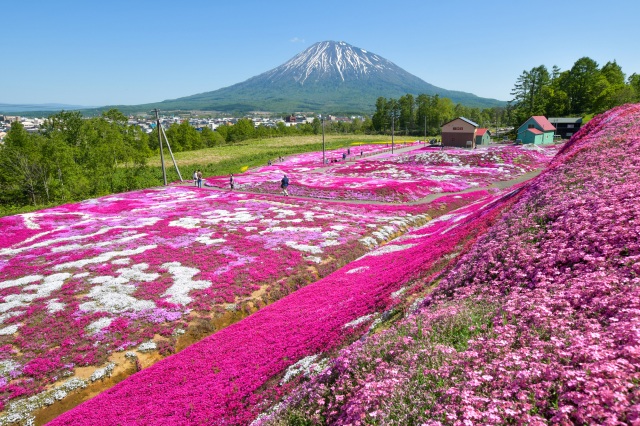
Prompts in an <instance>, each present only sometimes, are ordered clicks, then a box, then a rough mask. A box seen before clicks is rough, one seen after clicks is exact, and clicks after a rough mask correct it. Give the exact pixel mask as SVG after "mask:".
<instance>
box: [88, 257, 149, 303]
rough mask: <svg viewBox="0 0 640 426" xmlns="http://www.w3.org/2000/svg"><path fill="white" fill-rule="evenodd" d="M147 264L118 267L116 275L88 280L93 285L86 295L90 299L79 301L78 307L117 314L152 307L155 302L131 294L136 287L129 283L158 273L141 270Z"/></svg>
mask: <svg viewBox="0 0 640 426" xmlns="http://www.w3.org/2000/svg"><path fill="white" fill-rule="evenodd" d="M148 267H149V265H147V264H146V263H141V264H139V265H133V266H132V267H130V268H122V269H118V270H117V271H116V272H118V273H119V275H118V276H117V277H112V276H110V275H103V276H99V277H95V278H92V279H90V280H89V282H91V283H92V284H99V285H96V286H93V287H92V288H91V290H90V291H89V294H88V295H87V297H88V298H90V299H92V301H89V302H85V303H81V304H80V306H79V308H80V309H81V310H83V311H87V312H109V313H112V314H119V313H122V312H125V311H142V310H146V309H153V308H155V307H156V304H155V303H154V302H153V301H151V300H139V299H136V298H135V297H133V296H131V294H132V293H133V292H134V291H135V290H136V287H135V286H134V285H132V284H129V282H130V281H131V280H135V281H145V282H149V281H153V280H155V279H157V278H158V277H159V276H160V274H157V273H146V272H143V271H144V270H145V269H147V268H148Z"/></svg>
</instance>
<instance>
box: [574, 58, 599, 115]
mask: <svg viewBox="0 0 640 426" xmlns="http://www.w3.org/2000/svg"><path fill="white" fill-rule="evenodd" d="M567 77H568V78H567V95H568V96H569V102H570V105H571V110H570V111H569V113H570V114H583V113H587V112H591V111H593V106H594V103H595V100H596V97H597V96H598V95H599V93H600V91H599V90H598V89H599V88H601V86H600V84H599V80H600V77H601V74H600V70H599V68H598V63H597V62H596V61H594V60H593V59H591V58H588V57H586V56H585V57H582V58H580V59H578V60H577V61H576V62H575V63H574V64H573V67H571V70H569V74H568V76H567Z"/></svg>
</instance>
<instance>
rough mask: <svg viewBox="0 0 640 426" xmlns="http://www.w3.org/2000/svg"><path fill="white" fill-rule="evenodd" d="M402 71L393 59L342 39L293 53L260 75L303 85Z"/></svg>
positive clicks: (271, 79) (275, 80) (324, 42)
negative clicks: (284, 60) (288, 58)
mask: <svg viewBox="0 0 640 426" xmlns="http://www.w3.org/2000/svg"><path fill="white" fill-rule="evenodd" d="M403 72H405V71H404V70H403V69H401V68H400V67H398V66H397V65H395V64H394V63H393V62H390V61H388V60H386V59H385V58H383V57H381V56H378V55H376V54H375V53H369V52H367V51H366V50H364V49H360V48H358V47H354V46H351V45H350V44H347V43H345V42H342V41H341V42H339V43H335V42H332V41H323V42H321V43H316V44H314V45H313V46H311V47H310V48H308V49H307V50H305V51H304V52H301V53H299V54H297V55H296V56H295V57H293V58H292V59H291V60H289V61H288V62H286V63H284V64H282V65H280V66H279V67H277V68H274V69H272V70H271V71H267V72H266V73H264V74H262V76H261V77H264V78H266V79H268V80H269V81H271V82H277V81H287V80H289V81H291V80H293V81H295V82H296V83H298V84H300V85H304V84H305V83H306V82H310V83H311V82H318V81H323V80H337V81H341V82H343V83H344V82H347V81H349V80H358V79H367V78H375V77H382V78H384V75H385V73H403Z"/></svg>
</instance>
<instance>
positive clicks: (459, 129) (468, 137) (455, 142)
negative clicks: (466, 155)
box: [442, 117, 479, 148]
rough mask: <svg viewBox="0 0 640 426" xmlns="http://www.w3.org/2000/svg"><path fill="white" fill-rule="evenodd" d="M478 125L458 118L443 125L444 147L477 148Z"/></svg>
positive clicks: (466, 119)
mask: <svg viewBox="0 0 640 426" xmlns="http://www.w3.org/2000/svg"><path fill="white" fill-rule="evenodd" d="M478 127H479V126H478V124H477V123H474V122H473V121H471V120H469V119H468V118H464V117H458V118H456V119H455V120H451V121H449V122H448V123H445V124H443V125H442V145H443V146H453V147H457V148H475V146H476V130H477V129H478Z"/></svg>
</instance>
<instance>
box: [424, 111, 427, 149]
mask: <svg viewBox="0 0 640 426" xmlns="http://www.w3.org/2000/svg"><path fill="white" fill-rule="evenodd" d="M424 143H425V144H426V143H427V115H426V114H425V115H424Z"/></svg>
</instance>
